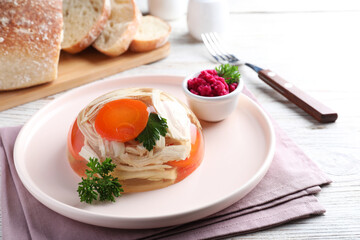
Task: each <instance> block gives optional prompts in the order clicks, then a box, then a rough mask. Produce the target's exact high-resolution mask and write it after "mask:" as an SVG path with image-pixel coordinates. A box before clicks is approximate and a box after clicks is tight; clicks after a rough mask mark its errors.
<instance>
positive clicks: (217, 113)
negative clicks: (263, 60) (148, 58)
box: [182, 72, 244, 122]
mask: <svg viewBox="0 0 360 240" xmlns="http://www.w3.org/2000/svg"><path fill="white" fill-rule="evenodd" d="M199 74H200V72H197V73H195V74H193V75H190V76H187V77H186V78H185V80H184V81H183V84H182V87H183V90H184V93H185V96H186V98H187V102H188V104H189V107H190V109H191V110H192V111H193V112H194V113H195V115H196V116H197V117H198V118H199V119H202V120H205V121H208V122H218V121H221V120H224V119H225V118H226V117H227V116H229V115H230V114H231V113H232V112H233V111H234V109H235V108H236V106H237V104H238V99H239V96H240V93H241V91H242V89H243V88H244V83H243V80H242V79H241V77H240V79H239V84H238V86H237V88H236V89H235V90H234V91H232V92H231V93H229V94H226V95H223V96H216V97H203V96H199V95H196V94H193V93H192V92H190V91H189V89H188V81H189V80H190V79H193V78H195V77H197V76H199Z"/></svg>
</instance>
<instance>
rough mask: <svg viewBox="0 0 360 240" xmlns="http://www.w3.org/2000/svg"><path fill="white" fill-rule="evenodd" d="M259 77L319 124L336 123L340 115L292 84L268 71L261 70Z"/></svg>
mask: <svg viewBox="0 0 360 240" xmlns="http://www.w3.org/2000/svg"><path fill="white" fill-rule="evenodd" d="M258 76H259V78H260V79H261V80H263V81H264V82H265V83H267V84H268V85H269V86H270V87H272V88H274V89H275V90H276V91H278V92H279V93H281V94H282V95H283V96H284V97H286V98H287V99H289V100H290V101H291V102H292V103H294V104H296V105H297V106H298V107H300V108H301V109H303V110H304V111H305V112H307V113H308V114H309V115H311V116H312V117H314V118H315V119H316V120H318V121H319V122H321V123H329V122H335V121H336V119H337V117H338V114H337V113H336V112H335V111H333V110H332V109H330V108H329V107H327V106H325V105H324V104H322V103H321V102H319V101H317V100H316V99H314V98H313V97H311V96H309V95H308V94H306V93H305V92H303V91H302V90H300V89H299V88H297V87H296V86H294V85H293V84H292V83H290V82H287V81H286V80H285V79H283V78H282V77H280V76H279V75H277V74H276V73H274V72H273V71H271V70H268V69H267V70H260V71H259V72H258Z"/></svg>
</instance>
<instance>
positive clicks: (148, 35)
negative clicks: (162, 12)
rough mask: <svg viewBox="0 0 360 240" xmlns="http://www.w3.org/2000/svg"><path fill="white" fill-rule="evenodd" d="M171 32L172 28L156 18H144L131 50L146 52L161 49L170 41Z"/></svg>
mask: <svg viewBox="0 0 360 240" xmlns="http://www.w3.org/2000/svg"><path fill="white" fill-rule="evenodd" d="M170 32H171V27H170V25H169V24H168V23H167V22H165V21H163V20H162V19H160V18H157V17H154V16H150V15H148V16H144V17H143V18H142V19H141V24H140V27H139V29H138V31H137V33H136V35H135V37H134V39H133V41H132V42H131V44H130V50H131V51H134V52H146V51H151V50H154V49H156V48H159V47H161V46H163V45H164V44H165V43H166V42H167V41H168V38H169V35H170Z"/></svg>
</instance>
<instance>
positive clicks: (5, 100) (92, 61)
mask: <svg viewBox="0 0 360 240" xmlns="http://www.w3.org/2000/svg"><path fill="white" fill-rule="evenodd" d="M169 53H170V44H169V43H167V44H166V45H164V46H163V47H161V48H158V49H155V50H153V51H151V52H145V53H133V52H130V51H128V52H126V53H124V54H122V55H120V56H119V57H114V58H112V57H108V56H106V55H104V54H102V53H99V52H98V51H96V50H95V49H93V48H89V49H86V50H85V51H83V52H81V53H78V54H74V55H73V54H69V53H66V52H61V55H60V61H59V69H58V78H57V79H56V80H55V81H53V82H51V83H46V84H42V85H39V86H35V87H30V88H25V89H20V90H13V91H0V111H2V110H5V109H9V108H12V107H15V106H18V105H21V104H24V103H27V102H31V101H34V100H37V99H39V98H43V97H46V96H49V95H52V94H55V93H58V92H61V91H64V90H67V89H71V88H74V87H78V86H80V85H83V84H85V83H89V82H92V81H95V80H98V79H101V78H104V77H107V76H110V75H113V74H115V73H119V72H122V71H125V70H127V69H131V68H135V67H138V66H141V65H144V64H148V63H152V62H155V61H158V60H160V59H162V58H165V57H166V56H168V55H169Z"/></svg>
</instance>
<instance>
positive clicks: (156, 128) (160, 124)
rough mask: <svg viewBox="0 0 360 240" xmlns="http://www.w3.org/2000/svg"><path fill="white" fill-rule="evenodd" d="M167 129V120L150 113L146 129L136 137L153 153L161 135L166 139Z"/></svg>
mask: <svg viewBox="0 0 360 240" xmlns="http://www.w3.org/2000/svg"><path fill="white" fill-rule="evenodd" d="M167 128H168V125H167V121H166V119H165V118H162V117H160V116H159V115H158V114H156V113H150V115H149V119H148V122H147V124H146V127H145V129H144V130H143V131H142V132H141V133H140V134H139V136H137V137H136V140H137V141H139V142H140V143H142V144H143V145H144V147H145V148H146V149H147V150H148V151H151V150H152V149H153V148H154V146H155V144H156V141H157V140H159V139H160V135H161V136H164V137H165V135H166V132H167Z"/></svg>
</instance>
